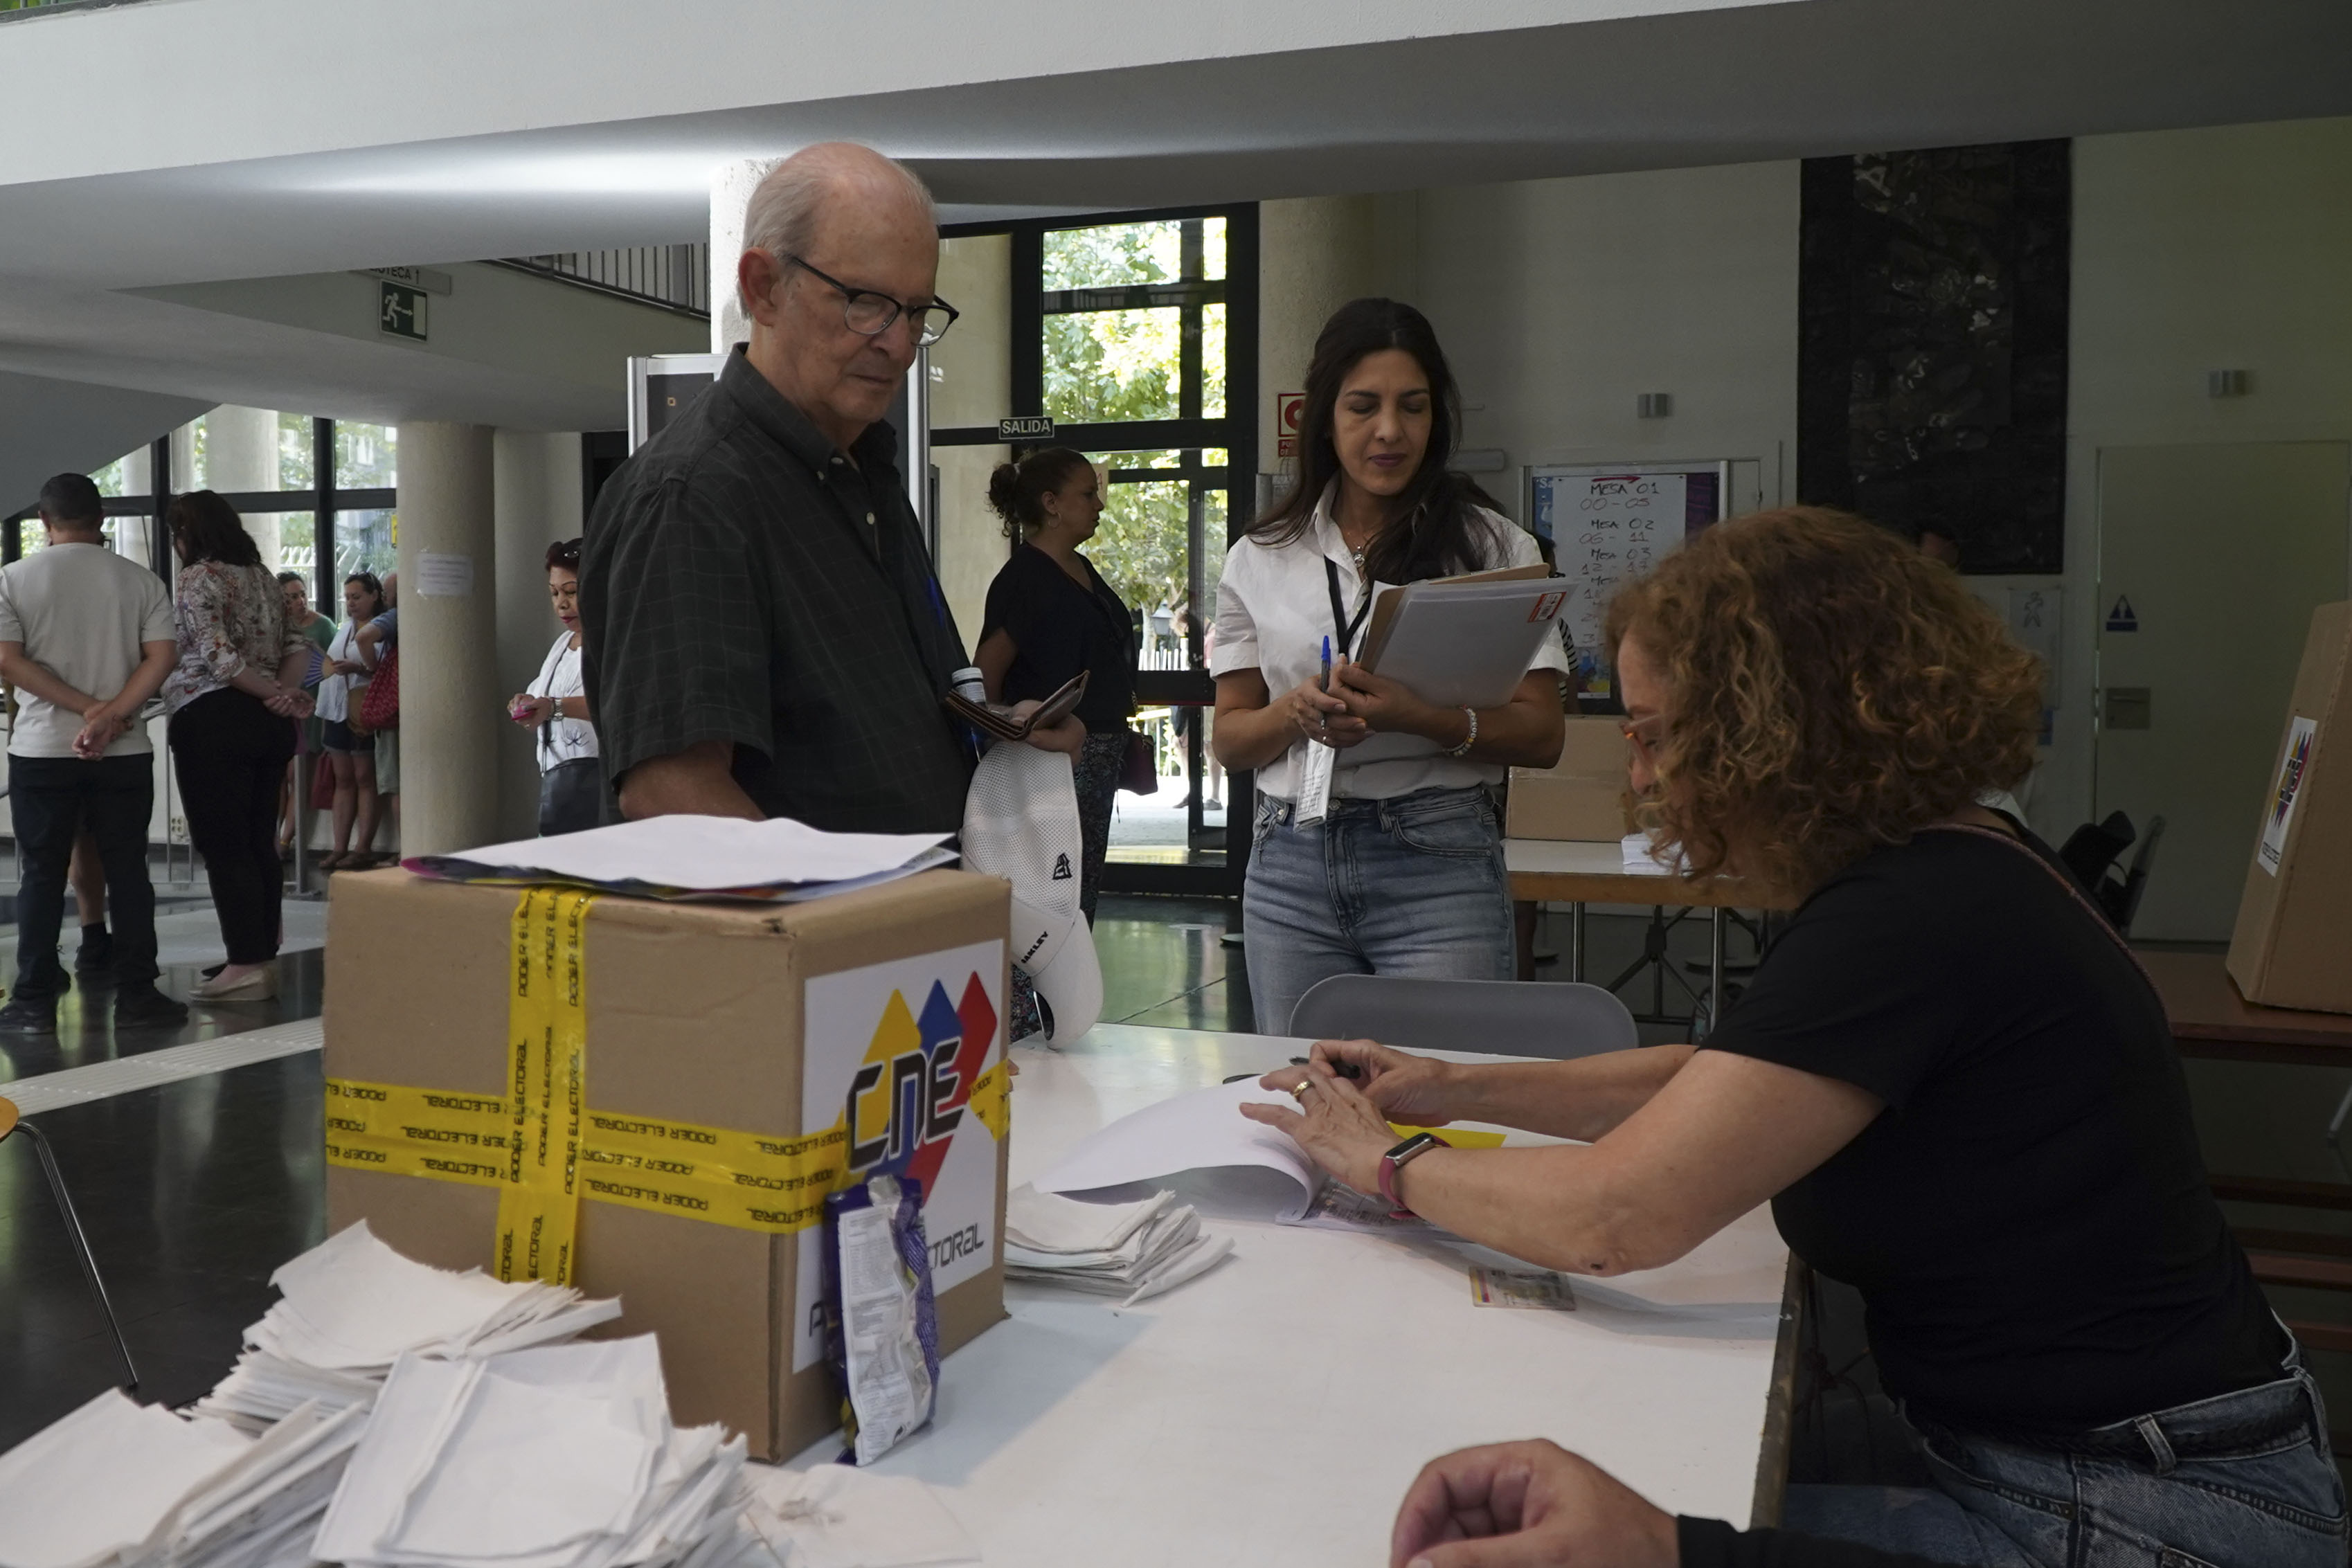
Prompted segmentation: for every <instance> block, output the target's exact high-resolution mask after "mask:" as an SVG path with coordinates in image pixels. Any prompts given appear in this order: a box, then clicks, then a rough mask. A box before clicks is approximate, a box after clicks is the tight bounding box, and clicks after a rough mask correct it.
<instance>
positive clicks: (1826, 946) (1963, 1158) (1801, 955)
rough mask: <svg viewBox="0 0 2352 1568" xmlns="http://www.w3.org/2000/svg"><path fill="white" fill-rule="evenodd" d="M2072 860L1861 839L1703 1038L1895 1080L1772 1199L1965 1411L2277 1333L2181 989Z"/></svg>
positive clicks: (2216, 1372)
mask: <svg viewBox="0 0 2352 1568" xmlns="http://www.w3.org/2000/svg"><path fill="white" fill-rule="evenodd" d="M2037 862H2039V863H2037ZM2053 873H2054V874H2053ZM2065 874H2066V873H2065V872H2064V871H2063V868H2062V867H2061V866H2060V865H2059V862H2057V860H2056V858H2055V857H2054V856H2053V855H2052V854H2051V852H2050V850H2049V848H2048V847H2047V846H2046V845H2044V844H2042V842H2041V841H2038V840H2032V839H2030V838H2029V839H2028V840H2027V841H2025V842H2023V843H2019V842H2012V841H2008V840H2006V839H2003V838H2002V837H2001V836H2000V835H1998V834H1994V833H1991V832H1990V831H1956V830H1946V829H1937V830H1933V831H1926V832H1922V833H1919V834H1918V835H1916V837H1915V838H1914V839H1913V840H1912V841H1910V842H1909V843H1907V844H1904V845H1901V846H1898V847H1894V848H1888V849H1882V850H1878V851H1876V852H1873V853H1871V854H1869V855H1866V856H1864V858H1863V859H1862V860H1860V861H1858V862H1855V863H1854V864H1853V866H1851V867H1849V868H1848V869H1846V870H1845V871H1843V872H1841V873H1838V874H1837V875H1835V876H1833V877H1832V878H1831V879H1830V880H1829V881H1828V882H1827V883H1823V884H1822V887H1821V888H1820V889H1819V890H1818V891H1817V892H1815V893H1814V894H1813V895H1812V896H1811V898H1810V899H1808V900H1807V901H1806V902H1805V904H1804V905H1803V907H1802V908H1801V909H1799V910H1798V911H1797V913H1796V915H1793V916H1792V917H1791V918H1790V921H1789V924H1788V926H1787V929H1786V930H1785V931H1784V932H1783V933H1782V934H1781V936H1780V940H1779V941H1778V942H1776V943H1774V944H1773V946H1772V948H1771V950H1770V952H1769V954H1768V955H1767V956H1766V957H1765V959H1764V962H1763V964H1762V966H1761V967H1759V969H1758V971H1757V974H1756V978H1755V981H1754V983H1753V984H1752V985H1751V986H1750V987H1749V988H1748V991H1747V992H1746V994H1744V995H1743V996H1741V997H1740V998H1739V999H1738V1001H1737V1002H1735V1003H1734V1004H1733V1005H1732V1007H1731V1008H1730V1009H1728V1010H1727V1013H1726V1014H1725V1017H1724V1021H1723V1026H1722V1028H1720V1029H1719V1030H1717V1031H1716V1032H1715V1034H1714V1035H1713V1036H1712V1037H1710V1038H1709V1039H1708V1040H1707V1041H1706V1046H1707V1048H1708V1049H1711V1050H1717V1051H1736V1052H1738V1053H1739V1054H1741V1055H1743V1056H1752V1057H1756V1058H1758V1059H1759V1060H1762V1061H1776V1062H1780V1063H1782V1064H1784V1065H1786V1066H1790V1067H1795V1068H1799V1069H1801V1070H1803V1071H1807V1072H1814V1073H1819V1074H1821V1075H1822V1076H1824V1077H1829V1078H1836V1079H1842V1080H1843V1081H1844V1082H1849V1083H1853V1084H1858V1085H1860V1086H1861V1087H1862V1088H1864V1089H1867V1090H1869V1091H1870V1092H1872V1093H1874V1094H1875V1095H1877V1096H1878V1097H1879V1098H1880V1099H1882V1100H1884V1101H1885V1102H1886V1109H1885V1112H1884V1113H1881V1114H1880V1115H1879V1117H1878V1118H1877V1120H1875V1121H1874V1122H1873V1123H1871V1124H1870V1125H1869V1126H1868V1127H1866V1128H1864V1130H1863V1132H1862V1134H1860V1135H1859V1136H1858V1137H1856V1138H1855V1139H1854V1140H1853V1142H1852V1143H1850V1144H1848V1145H1846V1146H1845V1147H1844V1148H1843V1149H1841V1150H1839V1151H1838V1152H1837V1153H1836V1154H1835V1155H1832V1156H1831V1157H1830V1158H1829V1159H1828V1160H1827V1161H1826V1162H1824V1163H1823V1164H1822V1166H1820V1167H1819V1168H1817V1169H1815V1170H1814V1171H1812V1172H1811V1173H1810V1174H1809V1175H1807V1176H1803V1177H1802V1178H1801V1179H1800V1180H1798V1181H1797V1182H1795V1183H1794V1184H1792V1185H1791V1186H1790V1187H1789V1188H1788V1189H1787V1190H1786V1191H1784V1192H1782V1193H1781V1194H1780V1196H1779V1197H1776V1198H1775V1199H1773V1202H1772V1213H1773V1218H1775V1219H1776V1220H1777V1221H1778V1222H1779V1224H1780V1234H1781V1235H1782V1236H1783V1237H1784V1238H1786V1239H1787V1240H1788V1243H1789V1245H1790V1248H1791V1249H1794V1250H1795V1251H1796V1253H1797V1254H1798V1255H1799V1256H1800V1257H1801V1258H1803V1259H1804V1260H1806V1261H1807V1262H1809V1263H1811V1264H1812V1265H1813V1267H1815V1268H1817V1269H1819V1270H1821V1271H1822V1272H1823V1273H1824V1274H1827V1275H1829V1276H1830V1277H1832V1279H1838V1280H1843V1281H1847V1282H1849V1283H1851V1284H1853V1286H1854V1287H1856V1288H1857V1289H1858V1290H1860V1291H1861V1292H1862V1294H1863V1298H1864V1302H1865V1304H1866V1306H1867V1308H1868V1318H1867V1322H1868V1328H1869V1334H1870V1344H1871V1349H1872V1351H1873V1352H1874V1354H1875V1355H1876V1357H1877V1360H1878V1369H1879V1375H1880V1377H1881V1379H1882V1380H1883V1381H1884V1382H1885V1385H1886V1387H1887V1388H1888V1390H1889V1391H1890V1392H1891V1393H1894V1394H1895V1395H1898V1396H1902V1397H1904V1398H1906V1399H1908V1400H1911V1401H1912V1402H1914V1404H1915V1406H1917V1407H1918V1410H1919V1413H1920V1414H1922V1415H1925V1416H1928V1417H1929V1418H1931V1419H1935V1420H1939V1421H1942V1422H1944V1423H1946V1424H1948V1425H1950V1426H1955V1427H1969V1428H1975V1429H1978V1430H1983V1431H1991V1432H2002V1431H2006V1432H2011V1433H2019V1434H2028V1435H2031V1434H2050V1435H2053V1436H2055V1435H2059V1434H2063V1433H2067V1432H2075V1431H2081V1430H2084V1429H2085V1428H2088V1427H2096V1426H2103V1425H2105V1424H2106V1423H2108V1422H2112V1421H2118V1420H2124V1419H2126V1418H2128V1417H2130V1416H2137V1415H2141V1414H2144V1413H2146V1412H2148V1411H2151V1410H2160V1409H2163V1408H2165V1407H2167V1406H2174V1405H2179V1404H2185V1403H2187V1402H2189V1401H2190V1400H2194V1399H2202V1398H2207V1397H2210V1396H2214V1395H2218V1394H2223V1393H2227V1392H2230V1391H2231V1390H2233V1389H2239V1388H2246V1387H2251V1386H2252V1385H2255V1384H2259V1383H2264V1382H2268V1381H2270V1380H2272V1379H2273V1378H2275V1377H2277V1376H2278V1375H2280V1374H2279V1364H2280V1361H2281V1358H2282V1357H2283V1356H2284V1354H2285V1353H2286V1348H2287V1344H2286V1339H2285V1336H2284V1333H2282V1331H2281V1330H2280V1329H2279V1328H2278V1326H2277V1324H2276V1322H2275V1321H2274V1320H2273V1318H2272V1316H2271V1313H2270V1311H2269V1309H2268V1307H2267V1306H2265V1305H2264V1303H2263V1296H2262V1293H2261V1291H2260V1290H2259V1289H2258V1288H2257V1287H2256V1286H2255V1284H2254V1281H2253V1276H2252V1273H2251V1272H2250V1271H2249V1270H2248V1269H2247V1266H2246V1260H2245V1255H2244V1253H2243V1252H2242V1251H2241V1250H2240V1249H2239V1248H2238V1244H2237V1241H2236V1239H2234V1238H2233V1237H2231V1234H2230V1231H2229V1228H2228V1227H2227V1225H2225V1224H2224V1223H2223V1221H2222V1218H2221V1209H2220V1208H2219V1207H2217V1206H2216V1205H2215V1203H2214V1201H2213V1196H2212V1193H2211V1191H2210V1188H2209V1187H2208V1186H2206V1181H2205V1171H2204V1166H2203V1162H2202V1160H2201V1158H2200V1155H2199V1151H2198V1146H2197V1134H2196V1131H2195V1129H2194V1128H2193V1127H2192V1125H2191V1124H2190V1122H2189V1092H2188V1085H2187V1082H2186V1081H2185V1079H2184V1078H2183V1076H2182V1074H2181V1071H2180V1063H2179V1058H2178V1057H2177V1056H2176V1055H2175V1054H2174V1051H2173V1046H2172V1034H2171V1030H2170V1027H2169V1025H2168V1023H2167V1021H2166V1019H2165V1014H2164V1007H2163V1004H2162V1003H2161V1002H2160V1001H2159V1000H2158V998H2157V995H2156V991H2155V988H2153V987H2152V986H2151V985H2150V984H2149V983H2148V981H2147V977H2145V976H2144V975H2143V974H2142V973H2141V972H2140V970H2139V967H2138V966H2137V964H2136V963H2135V962H2134V961H2133V959H2132V958H2131V956H2130V955H2129V954H2128V953H2127V952H2126V950H2125V949H2124V947H2123V946H2122V944H2121V943H2120V942H2118V941H2117V939H2116V936H2115V935H2114V933H2113V932H2112V931H2110V930H2109V929H2108V928H2107V926H2106V925H2105V924H2104V923H2103V922H2102V921H2101V920H2100V919H2099V917H2098V916H2097V915H2095V914H2094V913H2093V912H2092V910H2091V909H2090V907H2089V905H2088V904H2086V903H2084V901H2083V899H2082V898H2081V896H2080V895H2079V894H2077V893H2075V892H2074V891H2073V883H2071V882H2069V881H2066V880H2064V878H2065Z"/></svg>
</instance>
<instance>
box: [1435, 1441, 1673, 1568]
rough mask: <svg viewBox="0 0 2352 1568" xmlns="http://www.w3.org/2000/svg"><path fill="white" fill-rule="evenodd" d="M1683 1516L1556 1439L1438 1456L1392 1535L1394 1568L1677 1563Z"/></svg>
mask: <svg viewBox="0 0 2352 1568" xmlns="http://www.w3.org/2000/svg"><path fill="white" fill-rule="evenodd" d="M1681 1556H1682V1549H1681V1546H1680V1543H1679V1542H1678V1540H1677V1534H1676V1530H1675V1521H1674V1517H1673V1516H1672V1515H1671V1514H1668V1513H1667V1512H1665V1511H1664V1510H1662V1509H1658V1508H1654V1507H1653V1506H1652V1505H1651V1504H1650V1503H1649V1502H1648V1501H1647V1500H1644V1499H1643V1497H1642V1496H1641V1494H1640V1493H1638V1492H1636V1491H1634V1490H1633V1489H1632V1488H1630V1487H1628V1486H1626V1485H1625V1484H1624V1483H1623V1482H1622V1481H1620V1480H1619V1479H1617V1478H1616V1477H1614V1476H1612V1475H1611V1474H1610V1473H1609V1472H1608V1471H1606V1470H1604V1469H1601V1467H1600V1466H1598V1465H1596V1464H1594V1463H1592V1462H1591V1460H1590V1459H1586V1458H1580V1456H1578V1455H1575V1454H1571V1453H1570V1452H1569V1451H1568V1450H1567V1449H1565V1448H1561V1447H1559V1445H1558V1444H1556V1443H1546V1442H1539V1441H1538V1442H1526V1443H1496V1444H1492V1445H1490V1446H1488V1447H1486V1448H1465V1449H1463V1450H1462V1451H1461V1452H1459V1453H1454V1454H1448V1455H1446V1456H1445V1457H1444V1458H1442V1459H1433V1460H1431V1461H1430V1462H1429V1463H1428V1464H1427V1465H1424V1466H1423V1468H1422V1471H1421V1474H1420V1475H1418V1476H1416V1477H1415V1478H1413V1483H1412V1486H1411V1487H1410V1488H1408V1489H1407V1490H1406V1491H1405V1494H1404V1503H1403V1506H1402V1507H1401V1508H1399V1509H1398V1510H1397V1519H1396V1528H1395V1530H1394V1531H1393V1532H1392V1533H1391V1536H1390V1538H1389V1568H1580V1565H1581V1564H1584V1563H1596V1564H1597V1563H1609V1564H1611V1565H1612V1568H1675V1563H1677V1562H1679V1561H1680V1560H1681Z"/></svg>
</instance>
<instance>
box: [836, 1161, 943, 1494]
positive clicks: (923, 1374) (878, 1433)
mask: <svg viewBox="0 0 2352 1568" xmlns="http://www.w3.org/2000/svg"><path fill="white" fill-rule="evenodd" d="M824 1231H825V1238H824V1239H825V1247H824V1327H825V1351H826V1355H827V1358H828V1359H829V1360H831V1362H832V1363H833V1374H834V1376H835V1379H836V1380H837V1381H838V1382H839V1384H840V1385H841V1430H842V1435H843V1436H844V1437H847V1438H848V1439H849V1448H847V1450H845V1452H844V1453H843V1455H842V1458H845V1459H848V1460H850V1461H852V1462H854V1463H856V1464H860V1465H870V1464H872V1463H873V1462H874V1461H875V1460H876V1459H878V1458H881V1457H882V1456H883V1455H885V1454H887V1453H888V1452H889V1451H890V1450H891V1449H892V1448H896V1447H898V1440H899V1439H900V1438H902V1437H906V1436H907V1435H908V1433H909V1432H912V1431H914V1430H915V1429H916V1428H917V1427H920V1426H922V1424H923V1423H924V1422H926V1421H928V1420H929V1419H930V1418H931V1407H932V1406H933V1405H934V1404H935V1403H936V1402H937V1399H938V1394H939V1385H940V1324H939V1311H938V1307H937V1305H936V1303H935V1302H934V1301H933V1299H932V1296H931V1251H930V1246H929V1242H928V1241H926V1240H925V1239H924V1236H923V1192H922V1184H921V1183H919V1182H917V1181H915V1180H913V1179H912V1178H908V1177H900V1176H874V1177H871V1178H870V1179H868V1180H866V1182H864V1183H863V1184H861V1185H859V1186H853V1187H850V1188H848V1189H847V1190H846V1191H843V1192H837V1193H835V1194H833V1195H832V1196H831V1197H827V1198H826V1199H825V1200H824Z"/></svg>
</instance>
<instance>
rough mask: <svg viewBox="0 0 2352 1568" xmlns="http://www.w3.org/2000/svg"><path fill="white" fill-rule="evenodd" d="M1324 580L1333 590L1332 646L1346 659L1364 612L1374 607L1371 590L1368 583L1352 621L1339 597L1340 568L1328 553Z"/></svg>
mask: <svg viewBox="0 0 2352 1568" xmlns="http://www.w3.org/2000/svg"><path fill="white" fill-rule="evenodd" d="M1323 580H1324V581H1325V583H1327V584H1328V586H1329V587H1330V590H1331V630H1332V632H1333V633H1334V634H1335V635H1334V637H1333V640H1332V643H1331V646H1332V648H1333V650H1334V651H1335V652H1336V653H1338V654H1339V657H1340V658H1342V659H1344V658H1346V657H1348V650H1349V647H1351V646H1352V645H1353V644H1354V643H1355V641H1356V630H1357V628H1358V627H1360V626H1361V625H1363V623H1364V612H1366V611H1368V610H1370V609H1371V607H1372V595H1371V591H1370V585H1367V586H1366V589H1365V591H1364V601H1363V602H1362V603H1361V604H1359V605H1357V606H1356V616H1355V619H1354V620H1352V621H1351V620H1349V618H1348V611H1347V606H1346V603H1345V601H1342V600H1341V599H1340V597H1339V567H1338V566H1337V565H1336V564H1334V563H1333V561H1332V559H1331V558H1330V557H1329V556H1328V555H1327V556H1325V557H1324V558H1323Z"/></svg>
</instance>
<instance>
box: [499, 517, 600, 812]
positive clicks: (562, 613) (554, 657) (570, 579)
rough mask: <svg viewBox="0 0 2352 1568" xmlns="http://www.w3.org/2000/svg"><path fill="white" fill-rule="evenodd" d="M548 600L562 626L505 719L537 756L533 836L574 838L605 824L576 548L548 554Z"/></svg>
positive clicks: (563, 543)
mask: <svg viewBox="0 0 2352 1568" xmlns="http://www.w3.org/2000/svg"><path fill="white" fill-rule="evenodd" d="M547 597H548V600H549V601H550V602H551V603H552V604H553V605H554V607H555V618H556V619H557V620H558V621H561V622H563V630H562V632H559V633H557V635H556V639H555V642H554V644H553V645H552V646H551V647H550V648H549V649H548V650H547V657H546V658H545V659H544V660H542V661H541V663H540V666H539V674H537V675H536V676H535V677H533V678H532V680H531V683H530V685H528V686H526V687H525V688H523V689H522V690H521V691H520V692H517V693H516V694H515V695H513V696H511V697H509V698H508V699H507V716H508V717H509V718H510V719H512V720H514V721H515V723H517V724H519V725H520V726H522V727H523V728H525V729H527V730H530V731H531V732H532V734H533V737H534V744H535V745H536V746H537V747H538V750H539V831H540V836H541V837H542V838H544V837H546V836H547V835H549V834H551V833H576V832H578V831H581V830H582V829H583V828H593V827H595V826H596V825H597V824H598V823H600V822H602V821H604V764H603V763H601V762H599V761H598V760H597V757H596V726H595V724H594V722H593V719H592V718H591V716H590V715H589V712H588V690H587V687H586V686H585V685H583V684H582V681H581V674H580V541H579V540H578V539H559V540H557V541H556V542H555V543H554V544H551V545H550V546H548V547H547Z"/></svg>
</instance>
